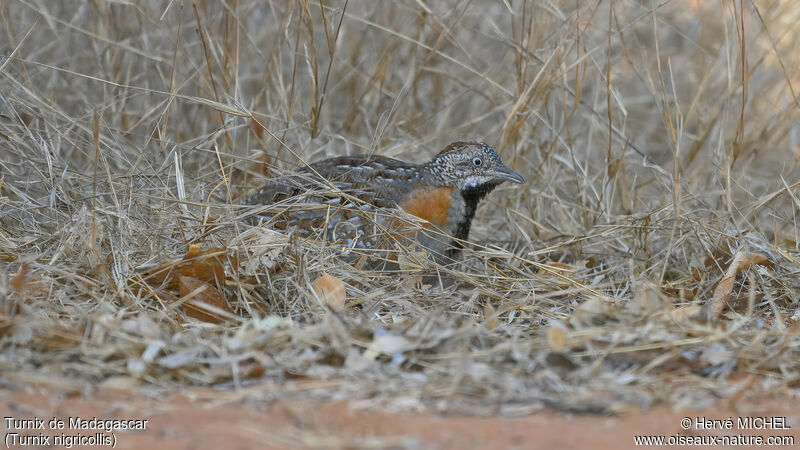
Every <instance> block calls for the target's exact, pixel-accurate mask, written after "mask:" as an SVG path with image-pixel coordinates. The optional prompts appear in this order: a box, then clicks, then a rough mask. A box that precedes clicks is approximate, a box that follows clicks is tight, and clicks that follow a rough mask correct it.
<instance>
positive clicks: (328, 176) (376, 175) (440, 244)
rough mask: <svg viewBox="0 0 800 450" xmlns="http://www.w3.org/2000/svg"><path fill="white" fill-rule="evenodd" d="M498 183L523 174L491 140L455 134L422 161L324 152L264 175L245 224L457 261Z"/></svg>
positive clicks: (348, 247) (356, 249) (363, 248)
mask: <svg viewBox="0 0 800 450" xmlns="http://www.w3.org/2000/svg"><path fill="white" fill-rule="evenodd" d="M504 182H510V183H515V184H521V183H524V182H525V179H524V178H523V177H522V175H520V174H519V173H517V172H515V171H514V170H512V169H510V168H509V167H507V166H506V165H505V164H504V163H503V161H502V159H501V158H500V156H499V155H498V154H497V151H496V150H495V149H494V148H492V147H491V146H490V145H489V144H486V143H484V142H477V141H456V142H453V143H451V144H449V145H447V146H446V147H445V148H444V149H443V150H442V151H440V152H439V153H438V154H436V155H435V156H434V157H433V158H432V159H431V160H429V161H427V162H425V163H422V164H414V163H410V162H405V161H401V160H398V159H394V158H390V157H387V156H381V155H356V156H342V157H334V158H329V159H324V160H321V161H318V162H314V163H311V164H309V165H306V166H305V167H302V168H300V169H298V170H297V171H295V172H293V173H290V174H287V175H284V176H280V177H278V178H275V179H273V180H271V181H269V182H267V183H266V184H264V185H263V186H262V187H261V188H260V189H258V191H257V192H255V193H254V194H253V195H252V196H250V197H249V199H248V200H247V203H248V204H249V205H259V206H260V207H259V208H258V211H257V212H255V213H254V214H253V215H252V216H251V218H252V219H253V220H251V223H254V224H255V223H256V220H255V219H257V221H258V222H259V223H267V224H271V225H272V226H273V227H274V228H276V229H279V230H285V231H291V230H295V232H297V233H298V234H299V235H300V236H303V237H311V236H315V237H318V238H324V240H326V241H329V242H333V243H336V244H339V253H340V255H362V256H363V255H367V256H368V257H369V258H371V259H375V260H382V261H387V260H392V261H395V262H396V260H397V257H396V256H397V255H396V254H395V255H394V256H392V255H390V256H388V257H382V256H380V255H376V254H375V252H376V251H378V250H379V249H387V248H392V244H393V243H398V242H399V243H402V244H412V245H415V246H416V247H417V248H421V249H422V250H424V251H426V252H428V253H430V254H431V255H432V256H433V259H434V260H436V261H438V262H440V263H442V264H446V263H452V262H455V261H456V260H457V257H458V256H459V254H460V250H461V249H462V247H463V242H464V241H466V240H467V239H468V237H469V232H470V228H471V227H472V221H473V219H474V217H475V211H476V209H477V207H478V204H479V202H480V201H481V200H482V199H483V198H485V197H486V196H487V195H488V194H489V193H490V192H492V191H493V190H494V189H495V188H496V187H497V186H499V185H500V184H502V183H504ZM408 215H410V217H411V218H412V219H418V220H416V221H415V220H411V221H409V220H407V219H408ZM395 248H397V247H396V246H395ZM373 266H374V265H373Z"/></svg>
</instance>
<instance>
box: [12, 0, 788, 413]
mask: <svg viewBox="0 0 800 450" xmlns="http://www.w3.org/2000/svg"><path fill="white" fill-rule="evenodd" d="M576 5H578V6H576ZM345 6H346V8H345ZM0 8H2V9H0V14H2V16H1V17H0V19H1V20H2V32H3V34H4V35H5V39H3V40H2V42H3V43H2V44H0V45H1V47H0V53H1V54H2V55H4V57H3V58H2V59H0V165H1V166H0V167H1V168H2V178H0V300H1V301H2V302H1V303H0V352H1V353H0V355H1V356H0V368H1V369H0V374H2V375H0V384H2V385H3V386H5V387H6V388H19V387H21V386H26V385H33V386H45V387H49V388H53V387H56V388H60V389H66V390H78V391H81V390H90V389H92V388H94V387H95V386H97V385H108V386H137V385H143V386H145V387H147V388H156V389H161V388H166V389H177V388H180V387H183V386H187V385H211V386H216V387H219V388H222V389H245V390H246V391H247V392H249V394H248V397H249V398H251V399H258V398H263V399H271V398H276V397H280V396H297V395H306V396H328V397H330V396H335V397H352V398H359V399H369V400H368V401H367V400H365V401H367V402H368V403H370V404H371V403H372V402H377V403H380V404H383V405H388V406H390V407H394V408H399V409H414V408H421V409H428V408H431V409H434V410H437V411H460V412H469V413H473V414H496V413H501V414H522V413H525V412H527V411H531V410H533V409H536V408H540V407H541V406H542V405H553V406H556V407H559V408H563V409H569V410H578V411H604V412H609V411H616V410H619V409H620V408H626V407H629V406H637V407H647V406H649V405H653V404H655V403H660V402H666V403H669V404H675V405H693V406H699V405H703V404H706V403H708V402H713V401H715V399H718V398H728V397H733V398H747V397H754V398H758V397H763V396H765V395H776V396H795V397H796V396H797V395H798V392H800V390H798V387H800V381H799V380H800V378H798V377H799V376H800V339H798V334H800V332H799V330H800V328H798V319H800V315H799V314H798V293H800V281H798V280H800V277H798V269H799V267H800V265H798V259H800V248H798V241H800V239H798V236H797V230H798V228H797V225H798V224H797V214H798V208H799V207H800V201H798V195H800V192H798V191H799V189H798V183H799V182H800V169H799V168H798V161H800V126H799V125H798V123H800V122H798V118H799V116H800V114H799V111H800V109H798V106H800V104H799V103H798V98H797V93H796V91H797V89H798V87H800V79H798V78H797V74H798V73H800V71H799V70H798V69H800V67H799V66H800V54H799V53H798V52H797V51H796V42H797V41H798V38H800V36H798V34H799V33H800V28H798V27H797V26H796V24H797V23H798V21H797V18H798V16H799V15H800V4H798V3H797V2H794V1H788V0H787V1H777V0H776V1H755V2H740V1H738V0H737V1H729V0H726V1H718V2H710V1H709V2H700V1H690V0H672V1H669V0H667V1H661V2H658V1H652V2H651V1H638V0H617V1H608V0H602V1H600V0H597V1H593V2H575V1H563V2H562V1H551V2H528V1H523V2H516V1H515V2H505V1H477V0H476V1H472V2H468V1H467V2H456V1H453V2H414V1H398V2H388V1H382V2H363V1H359V2H356V1H351V2H349V3H347V4H346V3H345V2H343V1H341V0H334V1H327V2H324V4H322V5H320V3H318V2H308V1H270V2H257V1H251V0H240V1H227V2H210V1H201V0H197V1H185V2H177V1H173V2H124V1H123V2H106V1H95V2H34V1H28V0H19V1H14V0H12V1H7V2H2V3H0ZM463 138H471V139H480V140H486V141H488V142H490V143H493V144H495V145H496V148H497V149H498V151H500V153H501V154H502V156H503V158H504V160H505V161H506V163H507V164H508V165H509V166H511V167H513V168H514V169H516V170H517V171H518V172H520V173H522V174H523V175H525V177H526V178H527V183H526V184H524V185H522V186H504V187H502V188H501V189H499V190H498V191H496V192H495V193H493V194H492V195H491V197H490V198H489V200H488V201H486V202H484V204H483V205H482V206H481V208H480V209H479V211H478V216H477V219H476V224H475V226H474V228H473V233H472V235H471V239H472V240H473V241H474V242H475V243H481V245H473V246H472V247H471V249H470V250H468V251H467V252H466V255H465V258H464V262H463V263H462V264H461V266H460V267H458V268H456V269H452V268H442V267H436V266H435V265H434V263H432V262H427V261H425V260H424V259H423V260H422V264H416V263H415V264H410V265H407V266H405V270H403V271H401V272H400V273H388V272H386V273H384V272H370V271H367V270H363V269H361V270H359V269H358V267H354V265H351V264H346V263H342V262H337V261H336V260H335V259H334V258H333V252H332V251H331V250H330V249H326V248H325V245H322V244H321V243H315V242H312V241H302V240H300V239H298V238H296V237H294V236H286V235H284V234H281V233H273V232H270V231H261V230H259V229H250V226H249V225H247V224H246V222H244V221H242V220H241V219H242V218H243V217H244V216H245V215H246V214H248V213H250V212H252V208H250V209H248V208H247V207H243V205H242V203H243V201H242V198H243V195H245V193H246V192H247V191H248V190H249V189H252V188H253V187H255V186H258V185H259V184H260V183H262V182H263V180H264V176H265V175H272V174H273V173H274V172H273V170H274V169H289V168H291V167H296V166H298V165H300V164H302V163H301V160H304V161H312V160H315V159H318V158H321V157H323V156H326V155H342V154H349V153H368V152H376V153H381V154H386V155H390V156H397V157H403V158H406V159H414V160H424V159H425V158H427V157H429V156H430V155H432V154H433V153H434V152H436V151H438V149H439V148H441V147H443V146H444V145H445V144H446V143H448V142H450V141H453V140H456V139H463ZM644 155H646V157H645V156H644ZM191 245H195V246H196V247H195V250H194V251H195V252H196V251H197V249H201V250H200V252H201V253H200V254H201V255H203V254H204V253H203V252H206V253H207V252H209V251H210V252H211V253H212V255H211V256H208V255H205V256H203V257H202V258H199V259H196V260H195V262H197V263H198V264H201V265H202V264H206V265H207V266H208V267H210V269H208V270H209V272H208V274H211V275H209V276H208V277H207V278H206V281H209V282H211V283H212V285H214V284H216V286H217V287H218V289H219V291H220V292H222V293H223V294H224V295H225V297H226V298H227V306H228V307H229V310H228V311H226V310H224V308H216V309H214V308H211V309H212V310H211V311H210V312H208V313H209V314H212V315H214V316H216V317H221V318H223V319H225V320H223V321H222V322H221V323H209V322H205V321H201V320H196V319H194V318H192V317H190V316H189V315H187V309H186V308H184V307H182V305H184V304H186V303H187V302H190V300H191V298H187V292H186V290H185V291H184V292H183V293H181V292H180V291H179V289H178V288H177V287H176V285H175V282H170V277H166V276H160V277H159V276H154V275H153V274H154V273H155V272H157V271H158V270H157V269H162V270H166V271H173V272H174V271H182V270H183V271H188V272H191V273H190V274H189V276H190V277H195V276H197V277H199V278H202V277H201V276H199V275H197V273H195V272H198V273H199V272H200V271H202V270H205V269H206V268H208V267H206V266H202V267H199V268H198V267H196V266H194V265H193V264H194V263H193V262H192V261H189V262H187V261H183V258H184V256H185V255H186V253H187V251H189V250H188V249H189V248H190V246H191ZM209 249H219V250H209ZM401 250H402V249H401ZM412 256H413V255H412ZM748 258H749V259H748ZM411 260H413V258H411V259H408V260H406V261H411ZM734 261H735V263H734ZM742 261H751V262H753V264H742ZM764 261H766V263H765V262H764ZM759 262H761V264H759ZM732 265H733V268H731V266H732ZM154 269H156V270H155V271H154ZM182 273H183V274H184V275H186V272H182ZM323 273H328V274H330V275H331V276H333V277H335V278H337V279H338V280H341V281H342V282H344V283H345V285H346V292H347V302H348V303H347V305H348V308H347V309H346V310H344V311H342V312H340V313H335V312H332V311H330V310H327V309H325V308H324V307H323V306H322V305H321V303H320V301H321V300H320V299H319V298H318V296H316V295H315V294H314V293H313V291H312V289H311V284H312V282H313V281H314V280H315V279H317V278H318V277H319V276H321V275H322V274H323ZM432 278H433V279H436V280H438V279H439V278H441V279H442V281H443V283H442V284H441V285H440V283H439V282H438V281H435V282H431V279H432ZM722 281H724V284H723V285H721V286H722V287H721V288H720V287H719V286H720V283H721V282H722ZM441 286H445V287H441ZM728 286H729V287H728ZM182 288H183V286H182ZM187 289H188V291H192V292H191V293H190V294H188V295H189V296H195V297H197V296H201V297H202V295H203V292H201V291H203V289H202V288H200V289H189V288H187ZM214 289H216V288H214ZM712 298H715V299H717V300H716V302H712V301H711V300H712ZM222 306H223V307H225V305H224V304H223V305H222ZM718 312H719V313H720V314H719V316H718V317H717V314H716V313H718Z"/></svg>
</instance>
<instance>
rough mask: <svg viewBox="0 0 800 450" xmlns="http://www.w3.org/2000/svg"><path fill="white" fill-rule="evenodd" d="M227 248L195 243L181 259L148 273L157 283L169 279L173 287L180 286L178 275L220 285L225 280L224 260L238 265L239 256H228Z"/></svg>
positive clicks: (235, 265) (148, 276)
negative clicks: (204, 247) (202, 245)
mask: <svg viewBox="0 0 800 450" xmlns="http://www.w3.org/2000/svg"><path fill="white" fill-rule="evenodd" d="M226 254H227V249H225V248H222V247H211V248H207V249H203V248H202V247H201V246H200V245H199V244H193V245H192V246H191V247H189V251H187V252H186V255H185V256H184V257H183V260H181V261H175V262H171V263H168V264H164V265H163V266H160V267H158V268H156V269H154V270H152V271H150V272H149V273H148V275H147V278H149V279H151V280H152V281H153V282H155V283H163V282H164V281H169V283H170V287H172V288H173V289H174V288H176V287H179V286H178V284H179V283H178V280H177V277H179V276H185V277H191V278H196V279H198V280H200V281H202V282H205V283H214V284H215V285H217V286H219V285H220V284H222V282H223V281H224V280H225V267H224V265H223V262H224V261H225V260H226V259H227V260H228V261H230V263H231V264H232V265H233V266H234V267H238V265H239V262H238V258H236V256H235V255H229V256H227V257H226Z"/></svg>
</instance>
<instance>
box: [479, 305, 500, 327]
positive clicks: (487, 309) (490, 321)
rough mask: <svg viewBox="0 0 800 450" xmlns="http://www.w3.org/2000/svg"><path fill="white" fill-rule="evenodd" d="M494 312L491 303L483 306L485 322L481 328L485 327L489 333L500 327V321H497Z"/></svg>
mask: <svg viewBox="0 0 800 450" xmlns="http://www.w3.org/2000/svg"><path fill="white" fill-rule="evenodd" d="M494 312H495V310H494V306H492V304H491V303H489V302H486V304H485V305H483V317H484V318H485V319H486V322H484V323H483V326H485V327H486V329H487V330H489V331H492V330H494V329H495V328H497V327H499V326H500V321H499V320H497V317H496V316H495V315H494Z"/></svg>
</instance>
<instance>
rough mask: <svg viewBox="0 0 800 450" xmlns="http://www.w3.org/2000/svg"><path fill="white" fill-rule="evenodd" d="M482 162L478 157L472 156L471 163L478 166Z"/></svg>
mask: <svg viewBox="0 0 800 450" xmlns="http://www.w3.org/2000/svg"><path fill="white" fill-rule="evenodd" d="M481 164H483V160H482V159H480V158H472V165H473V166H475V167H480V166H481Z"/></svg>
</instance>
